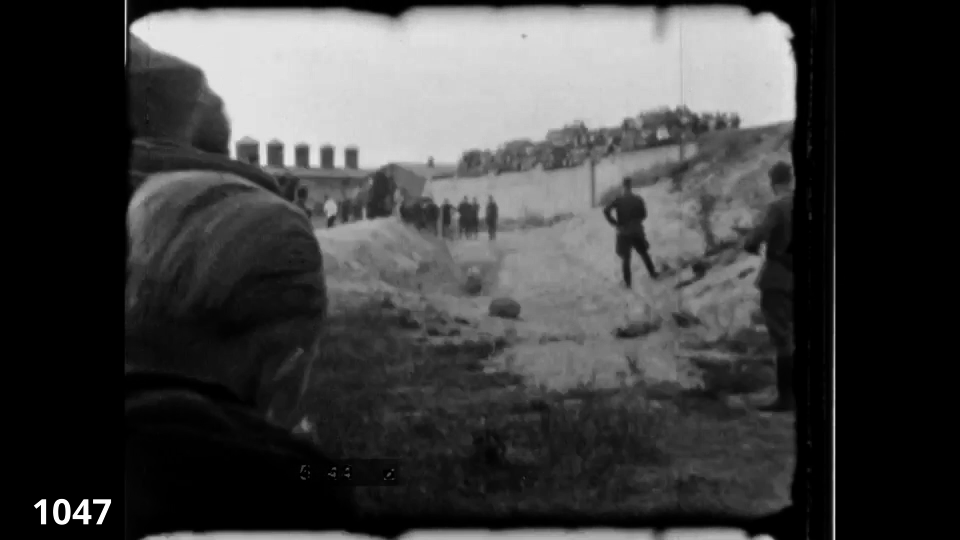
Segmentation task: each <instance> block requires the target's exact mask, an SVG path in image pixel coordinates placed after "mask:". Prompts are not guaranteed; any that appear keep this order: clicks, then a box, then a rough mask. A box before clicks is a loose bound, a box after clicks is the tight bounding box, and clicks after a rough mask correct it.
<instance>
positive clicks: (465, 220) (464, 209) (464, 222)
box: [457, 195, 470, 238]
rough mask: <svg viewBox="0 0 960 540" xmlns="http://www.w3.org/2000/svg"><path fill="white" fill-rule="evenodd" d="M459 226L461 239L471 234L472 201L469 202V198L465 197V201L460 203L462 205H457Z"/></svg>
mask: <svg viewBox="0 0 960 540" xmlns="http://www.w3.org/2000/svg"><path fill="white" fill-rule="evenodd" d="M457 214H459V216H458V217H457V222H458V223H457V225H458V228H459V229H460V238H463V237H464V236H467V235H468V233H469V232H470V201H468V200H467V196H466V195H464V196H463V200H462V201H460V204H458V205H457Z"/></svg>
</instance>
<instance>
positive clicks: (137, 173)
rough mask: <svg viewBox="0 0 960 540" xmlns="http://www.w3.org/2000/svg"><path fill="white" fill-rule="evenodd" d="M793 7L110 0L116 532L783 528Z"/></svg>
mask: <svg viewBox="0 0 960 540" xmlns="http://www.w3.org/2000/svg"><path fill="white" fill-rule="evenodd" d="M793 37H794V30H792V29H791V26H790V25H789V24H787V23H786V22H784V21H783V20H781V19H779V18H778V17H777V15H776V14H774V13H770V12H768V13H753V12H751V11H749V10H747V9H745V8H742V7H737V6H733V5H730V6H723V5H717V6H686V7H684V6H675V7H669V8H662V9H654V8H652V7H644V6H637V7H627V6H581V7H572V6H547V5H543V6H527V7H518V8H510V9H495V8H486V7H482V6H476V7H471V6H461V7H421V8H415V9H411V10H408V11H406V12H404V13H403V14H402V15H401V16H398V17H392V18H391V17H386V16H383V15H378V14H375V13H371V12H365V11H360V10H351V9H345V8H337V9H319V8H306V7H304V8H301V9H252V8H244V9H240V8H236V9H212V10H199V9H182V10H175V11H164V12H156V13H150V14H148V15H146V16H144V17H142V18H138V19H136V20H131V21H130V22H129V30H128V33H127V38H126V39H127V43H126V46H127V51H126V56H125V63H126V82H127V92H128V115H127V119H128V122H129V125H130V132H131V135H132V139H131V141H130V142H131V145H132V151H131V154H130V165H129V177H128V180H129V187H130V190H131V191H130V192H131V193H132V196H131V197H130V199H129V202H128V206H127V213H126V226H127V240H128V252H127V258H126V289H125V375H124V386H125V449H126V450H125V452H126V454H125V468H124V479H125V485H126V495H125V514H126V518H125V519H126V527H127V537H128V538H131V539H132V538H146V537H150V536H157V535H163V534H167V533H190V532H198V533H199V532H216V531H311V530H320V529H344V530H354V529H359V528H361V527H357V526H356V524H358V523H363V522H365V521H366V522H371V523H372V522H375V521H376V520H377V519H380V518H383V519H386V518H396V517H398V516H399V517H416V516H419V515H431V516H444V517H450V518H453V517H462V518H464V519H472V520H478V521H477V522H478V523H479V522H480V521H481V520H483V519H488V518H489V519H497V518H514V517H518V516H520V517H557V518H563V519H573V518H579V517H582V518H584V519H603V518H610V519H629V518H631V517H635V516H647V515H650V516H653V515H670V516H688V517H689V518H690V519H692V520H695V519H700V518H702V517H703V516H721V517H724V516H726V517H729V518H730V520H731V522H733V521H736V520H744V522H746V521H747V520H756V522H757V523H763V522H764V519H767V518H768V517H769V516H777V515H780V516H785V515H786V516H787V517H783V521H777V522H776V523H777V524H776V525H769V524H768V525H763V526H760V528H758V529H757V530H749V528H746V527H744V528H743V529H742V530H737V529H734V530H733V532H727V533H724V534H727V535H728V536H722V535H721V536H719V537H723V538H728V537H729V538H749V537H752V536H754V535H756V534H759V533H763V534H765V535H768V536H767V537H773V538H777V539H780V538H801V537H803V536H802V534H801V533H800V529H799V527H801V524H800V519H801V518H800V516H798V515H795V514H790V512H792V510H790V509H791V508H793V507H792V506H791V504H792V502H795V499H796V498H797V497H799V495H797V492H796V489H798V488H797V485H795V480H794V472H795V467H796V465H797V463H796V458H797V454H796V452H797V446H798V445H799V444H801V442H802V441H799V440H798V439H797V435H796V434H797V433H798V432H799V431H800V429H799V428H798V427H797V425H796V421H797V412H798V408H801V407H805V406H806V405H804V403H806V402H805V397H804V393H805V392H806V390H805V388H807V383H805V382H803V381H805V380H806V379H805V378H804V377H803V376H801V375H800V373H801V370H807V371H809V369H810V368H809V367H808V366H805V365H804V364H803V361H804V359H805V358H807V357H808V354H807V353H801V352H797V349H798V348H799V347H801V346H800V345H798V344H797V340H796V332H795V328H794V320H795V318H796V317H803V316H805V315H804V313H805V310H803V309H801V308H800V307H798V306H796V305H795V304H794V282H795V279H794V259H793V240H794V231H795V230H796V229H797V227H806V226H807V225H805V224H804V223H806V218H802V217H798V218H797V219H798V220H802V221H803V223H801V224H795V223H794V217H795V216H796V215H797V212H796V211H795V210H794V192H795V190H797V189H798V188H797V182H798V173H797V168H796V167H795V164H794V154H793V151H794V147H795V145H794V133H795V121H796V120H797V115H798V112H797V108H798V107H797V93H796V87H797V84H798V71H797V69H798V68H797V60H796V58H795V55H794V52H793V50H792V48H791V39H792V38H793ZM803 181H804V182H805V181H806V180H803ZM810 234H815V233H810ZM804 253H810V251H809V250H804ZM815 320H816V321H819V319H815ZM808 324H821V323H819V322H815V323H808ZM795 352H796V355H795ZM795 356H796V358H797V359H796V360H795ZM811 496H812V495H811ZM788 514H789V515H788ZM751 522H753V521H751ZM817 526H818V527H821V526H820V525H817ZM821 528H822V527H821ZM710 537H711V538H718V536H710Z"/></svg>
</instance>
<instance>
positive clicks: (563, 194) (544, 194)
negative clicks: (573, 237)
mask: <svg viewBox="0 0 960 540" xmlns="http://www.w3.org/2000/svg"><path fill="white" fill-rule="evenodd" d="M684 151H685V154H684V157H687V158H689V157H690V156H692V155H694V154H695V153H696V151H697V146H696V144H695V143H688V144H687V145H686V147H685V148H684ZM678 159H680V147H679V145H672V146H661V147H658V148H651V149H648V150H638V151H636V152H630V153H626V154H616V155H613V156H610V157H608V158H605V159H603V160H601V161H600V162H599V163H597V165H596V167H595V169H594V171H593V174H594V178H595V180H596V185H595V186H594V189H593V190H591V170H590V165H589V164H584V165H581V166H580V167H576V168H568V169H556V170H553V171H542V170H539V169H536V170H532V171H526V172H518V173H505V174H501V175H500V176H493V175H488V176H483V177H480V178H461V179H444V180H435V181H433V182H430V183H429V184H428V185H427V188H426V193H428V194H429V195H431V196H432V197H433V198H434V200H436V201H437V202H441V201H443V199H450V202H452V203H454V204H456V202H457V201H459V200H461V199H462V198H463V197H464V195H466V196H467V197H468V198H470V199H473V198H474V197H476V198H477V199H479V200H480V201H485V200H486V199H487V197H488V196H490V195H493V197H494V199H496V201H497V205H498V206H499V207H500V217H501V218H517V217H521V216H523V215H524V214H525V213H527V212H531V213H537V214H541V215H543V216H544V217H550V216H553V215H556V214H561V213H564V212H579V211H582V210H587V209H589V208H591V207H593V205H594V199H599V197H600V195H601V194H602V193H603V191H604V190H606V189H609V188H610V186H615V185H618V184H619V183H620V181H621V180H622V179H623V177H624V176H626V175H628V174H631V173H634V172H637V171H641V170H645V169H649V168H650V167H653V166H654V165H658V164H660V163H665V162H669V161H677V160H678Z"/></svg>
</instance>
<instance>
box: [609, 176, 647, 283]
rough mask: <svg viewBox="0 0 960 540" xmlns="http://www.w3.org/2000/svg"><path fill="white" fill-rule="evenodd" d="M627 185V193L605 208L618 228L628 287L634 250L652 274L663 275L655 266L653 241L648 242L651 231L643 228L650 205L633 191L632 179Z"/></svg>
mask: <svg viewBox="0 0 960 540" xmlns="http://www.w3.org/2000/svg"><path fill="white" fill-rule="evenodd" d="M624 187H625V188H626V189H625V190H624V193H623V194H621V195H619V196H618V197H617V198H616V199H614V200H613V201H612V202H611V203H610V204H608V205H607V206H606V207H605V208H604V209H603V215H604V217H606V218H607V221H608V222H610V224H611V225H613V226H614V227H616V228H617V240H616V242H617V243H616V252H617V256H618V257H620V263H621V270H622V272H623V283H624V285H626V286H627V287H632V286H633V275H632V272H631V270H630V256H631V254H632V252H633V251H634V250H636V251H637V253H638V254H639V255H640V258H641V259H642V260H643V265H644V266H646V267H647V272H648V273H649V274H650V277H652V278H654V279H657V277H659V275H658V274H657V270H656V268H654V266H653V259H651V258H650V243H649V242H647V234H646V231H645V230H644V228H643V222H644V220H646V219H647V205H646V203H644V202H643V199H642V198H640V197H639V196H638V195H636V194H634V193H633V192H631V191H629V187H630V184H629V182H628V181H625V182H624ZM613 212H616V214H617V217H616V219H614V218H613V215H612V213H613Z"/></svg>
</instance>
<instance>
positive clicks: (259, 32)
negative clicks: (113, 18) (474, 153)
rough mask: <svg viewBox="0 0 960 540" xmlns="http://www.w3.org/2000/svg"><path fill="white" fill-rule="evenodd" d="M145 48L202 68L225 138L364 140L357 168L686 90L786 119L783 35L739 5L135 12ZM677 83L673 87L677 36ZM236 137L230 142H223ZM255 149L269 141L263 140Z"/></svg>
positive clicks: (697, 100)
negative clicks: (391, 15)
mask: <svg viewBox="0 0 960 540" xmlns="http://www.w3.org/2000/svg"><path fill="white" fill-rule="evenodd" d="M132 31H133V33H135V34H136V35H138V36H139V37H141V38H143V39H144V40H146V41H147V42H148V43H149V44H151V45H152V46H154V47H156V48H158V49H160V50H163V51H166V52H170V53H173V54H176V55H177V56H180V57H182V58H184V59H186V60H188V61H191V62H193V63H195V64H197V65H199V66H200V67H202V68H203V69H204V70H206V73H207V77H208V79H209V81H210V85H211V86H212V87H213V89H214V90H215V91H217V92H218V93H219V94H220V95H221V96H222V97H223V99H224V101H225V102H226V106H227V112H228V114H229V116H230V118H231V119H232V122H233V137H234V138H235V139H239V138H240V137H243V136H252V137H254V138H256V139H258V140H260V142H261V143H266V142H267V141H268V140H269V139H272V138H279V139H280V140H282V141H284V142H285V143H286V145H287V148H286V154H287V157H286V161H287V162H292V161H293V145H294V144H295V143H297V142H301V141H302V142H306V143H308V144H309V145H310V147H311V156H310V160H311V163H315V162H318V161H319V158H318V156H317V154H318V148H319V146H320V145H321V144H323V143H330V144H333V145H334V146H336V148H337V150H336V164H337V166H342V164H343V148H344V147H345V146H347V145H350V144H355V145H357V146H358V147H359V154H360V155H359V159H360V166H361V167H364V168H367V167H370V168H372V167H376V166H379V165H382V164H384V163H387V162H390V161H417V162H423V161H425V160H426V159H427V157H429V156H433V157H434V158H435V159H436V161H437V162H456V160H457V159H458V158H459V156H460V154H461V153H462V152H463V151H464V150H466V149H469V148H493V147H496V146H497V145H498V144H500V143H502V142H505V141H507V140H510V139H516V138H532V139H534V140H537V139H542V138H543V136H544V135H545V133H546V131H547V130H548V129H551V128H555V127H561V126H562V125H563V124H565V123H567V122H570V121H572V120H575V119H581V120H584V121H585V122H587V124H588V125H589V126H591V127H596V126H606V125H615V124H618V123H619V122H620V121H621V120H622V119H623V118H624V117H625V116H629V115H635V114H636V113H638V112H640V111H642V110H644V109H649V108H653V107H657V106H661V105H670V106H676V105H677V104H679V103H680V102H681V99H682V100H683V101H684V102H685V103H686V104H687V105H688V106H689V107H690V108H691V109H693V110H695V111H704V110H708V111H727V112H729V111H736V112H738V113H739V114H740V116H741V118H742V120H743V123H744V125H746V126H749V125H759V124H766V123H771V122H779V121H784V120H792V119H793V117H794V112H795V104H794V83H795V80H796V67H795V64H794V61H793V57H792V56H791V54H790V46H789V43H788V39H789V37H790V35H791V34H790V29H789V27H788V26H787V25H785V24H784V23H782V22H780V21H779V20H778V19H777V18H775V17H774V16H772V15H761V16H757V17H752V16H750V15H749V14H748V13H747V12H746V11H743V10H740V9H732V8H731V9H719V8H714V9H693V8H690V9H685V10H683V11H682V12H680V13H679V14H678V12H676V11H673V12H672V17H671V19H670V24H669V25H668V27H667V31H666V32H665V34H664V35H663V36H662V39H658V38H657V36H656V33H655V32H654V17H653V13H652V11H651V10H649V9H622V8H611V9H599V8H593V9H586V10H585V9H579V10H574V9H548V8H532V9H527V10H509V11H494V10H470V9H462V8H460V9H445V10H438V9H430V10H422V11H416V12H412V13H410V14H409V15H408V16H406V17H405V18H403V19H402V20H398V21H394V20H391V19H386V18H381V17H375V16H372V15H363V14H359V13H354V12H350V11H343V10H337V11H318V10H316V11H306V10H296V11H208V12H173V13H169V14H163V15H156V16H152V17H148V18H145V19H142V20H140V21H137V22H136V23H135V24H133V26H132ZM681 34H682V44H683V47H682V59H683V61H682V66H683V70H682V73H683V92H682V96H681V69H680V66H681V47H680V44H681V39H680V36H681ZM231 146H232V145H231ZM261 155H262V156H265V155H266V154H265V150H264V149H263V148H261Z"/></svg>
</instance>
